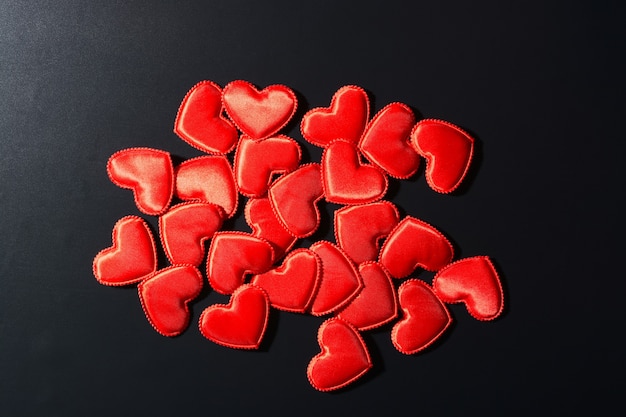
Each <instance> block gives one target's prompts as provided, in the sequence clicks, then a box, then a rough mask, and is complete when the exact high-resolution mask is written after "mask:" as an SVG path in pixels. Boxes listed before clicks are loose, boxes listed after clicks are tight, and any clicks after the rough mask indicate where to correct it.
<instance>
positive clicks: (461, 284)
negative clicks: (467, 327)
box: [433, 256, 504, 320]
mask: <svg viewBox="0 0 626 417" xmlns="http://www.w3.org/2000/svg"><path fill="white" fill-rule="evenodd" d="M433 287H434V288H435V292H436V293H437V295H438V296H439V298H441V300H442V301H444V302H446V303H459V302H463V303H465V307H467V311H468V312H469V313H470V314H471V315H472V316H473V317H474V318H476V319H478V320H493V319H495V318H496V317H498V316H499V315H500V313H502V309H503V308H504V294H503V291H502V284H501V283H500V277H499V276H498V272H497V271H496V268H495V267H494V265H493V263H492V262H491V260H490V259H489V257H487V256H476V257H472V258H465V259H461V260H459V261H456V262H454V263H453V264H450V265H448V266H447V267H445V268H444V269H442V270H441V271H439V272H438V273H437V275H435V278H434V280H433Z"/></svg>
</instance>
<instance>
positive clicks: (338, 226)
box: [335, 201, 400, 265]
mask: <svg viewBox="0 0 626 417" xmlns="http://www.w3.org/2000/svg"><path fill="white" fill-rule="evenodd" d="M399 221H400V214H399V213H398V209H397V208H396V206H394V205H393V204H392V203H390V202H388V201H378V202H375V203H370V204H364V205H357V206H347V207H343V208H340V209H339V210H337V211H335V239H336V241H337V243H339V246H340V247H341V249H343V250H344V251H345V252H346V253H347V254H348V256H349V257H350V259H352V260H353V261H354V263H355V264H357V265H358V264H361V263H363V262H366V261H375V260H376V259H378V253H379V245H378V243H379V242H380V240H381V239H382V238H384V237H385V236H387V235H388V234H389V233H390V232H391V231H392V230H393V228H394V227H395V226H396V225H397V224H398V222H399Z"/></svg>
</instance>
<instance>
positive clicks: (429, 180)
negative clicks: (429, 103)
mask: <svg viewBox="0 0 626 417" xmlns="http://www.w3.org/2000/svg"><path fill="white" fill-rule="evenodd" d="M429 122H436V123H441V124H443V125H446V126H448V127H450V128H452V129H454V130H455V131H457V132H460V133H461V134H463V135H465V136H467V137H468V138H469V139H470V140H471V142H472V146H471V147H470V153H469V155H468V157H467V162H466V164H465V168H464V170H463V174H462V175H460V176H459V179H458V181H457V182H456V184H455V185H454V186H453V187H452V188H450V189H445V188H441V187H439V186H438V185H436V184H435V183H434V182H433V180H432V177H431V173H430V170H429V169H428V165H430V164H431V160H430V158H428V157H427V155H428V156H430V157H431V158H432V154H431V153H430V152H426V151H423V150H422V149H421V148H420V147H419V144H418V141H417V140H414V139H413V134H414V132H415V131H416V130H417V129H418V128H419V126H421V124H426V123H429ZM411 143H412V144H413V146H414V148H415V149H416V150H417V153H419V154H420V155H422V156H423V157H424V158H425V159H426V165H427V166H426V171H425V175H424V176H425V177H426V182H427V183H428V185H429V186H430V188H431V189H433V190H434V191H436V192H438V193H441V194H450V193H453V192H454V191H456V190H457V189H458V188H459V186H460V185H461V184H462V183H463V181H464V180H465V177H466V176H467V172H468V171H469V168H470V165H471V163H472V159H473V155H474V139H473V138H472V136H471V135H470V134H469V133H467V132H466V131H465V130H463V129H461V128H460V127H458V126H456V125H455V124H453V123H450V122H447V121H445V120H441V119H432V118H429V119H422V120H420V121H419V122H417V123H416V125H415V126H414V127H413V130H412V131H411Z"/></svg>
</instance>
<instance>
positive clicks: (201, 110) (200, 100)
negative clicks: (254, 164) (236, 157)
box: [174, 81, 239, 154]
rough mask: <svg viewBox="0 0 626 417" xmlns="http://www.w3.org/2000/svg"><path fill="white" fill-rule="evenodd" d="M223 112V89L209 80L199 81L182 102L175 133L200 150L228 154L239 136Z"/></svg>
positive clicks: (175, 123)
mask: <svg viewBox="0 0 626 417" xmlns="http://www.w3.org/2000/svg"><path fill="white" fill-rule="evenodd" d="M222 112H223V106H222V89H221V88H220V87H219V86H218V85H217V84H215V83H213V82H211V81H201V82H199V83H198V84H196V85H194V86H193V88H192V89H191V90H190V91H189V92H188V93H187V95H186V96H185V98H184V99H183V102H182V103H181V105H180V108H179V109H178V114H177V115H176V121H175V122H174V132H175V133H176V134H177V135H178V136H180V137H181V139H183V140H184V141H185V142H187V143H188V144H190V145H191V146H193V147H194V148H197V149H200V150H201V151H204V152H208V153H212V154H227V153H228V152H230V151H231V150H232V149H233V147H234V146H235V145H236V144H237V138H238V136H239V134H238V132H237V128H235V126H234V125H233V124H232V123H231V122H230V121H229V120H228V119H226V118H225V117H224V116H223V114H222Z"/></svg>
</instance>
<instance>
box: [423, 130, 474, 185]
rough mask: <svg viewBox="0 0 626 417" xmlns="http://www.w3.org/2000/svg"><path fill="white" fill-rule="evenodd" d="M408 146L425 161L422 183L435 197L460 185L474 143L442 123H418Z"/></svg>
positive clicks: (462, 133)
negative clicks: (434, 193)
mask: <svg viewBox="0 0 626 417" xmlns="http://www.w3.org/2000/svg"><path fill="white" fill-rule="evenodd" d="M411 143H412V144H413V146H414V147H415V149H416V150H417V152H418V153H419V154H420V155H422V156H423V157H424V158H426V180H427V182H428V185H430V187H431V188H432V189H433V190H435V191H437V192H439V193H450V192H452V191H454V190H455V189H456V188H457V187H458V186H459V185H460V184H461V182H463V179H464V178H465V175H466V174H467V170H468V169H469V166H470V162H471V161H472V155H473V153H474V139H473V138H472V137H471V136H470V135H469V134H467V133H466V132H465V131H463V130H462V129H461V128H459V127H458V126H455V125H453V124H452V123H448V122H444V121H442V120H434V119H425V120H420V121H419V122H418V123H417V124H416V125H415V128H414V129H413V132H412V133H411Z"/></svg>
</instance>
